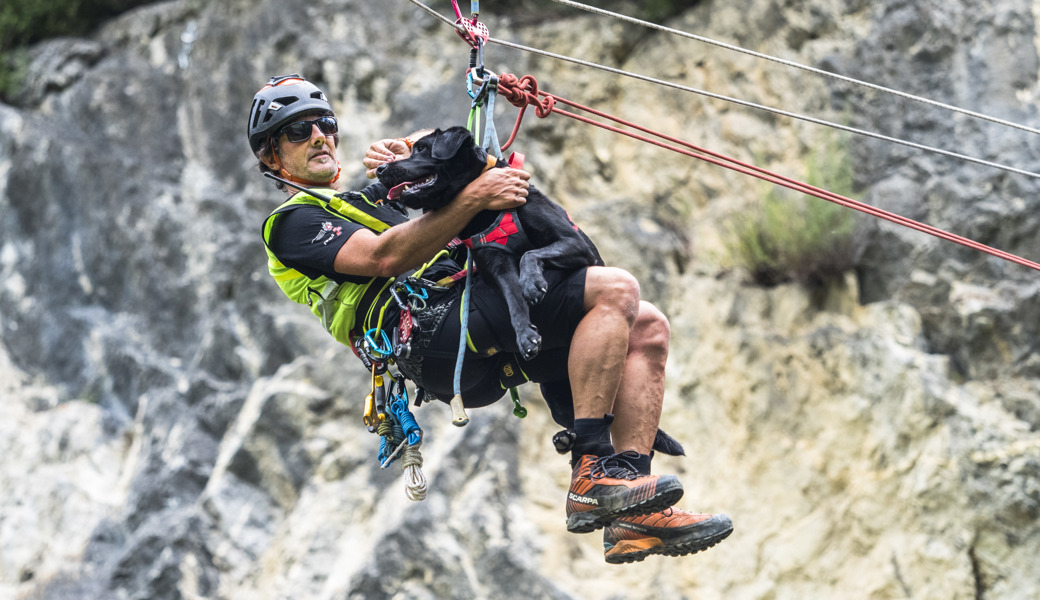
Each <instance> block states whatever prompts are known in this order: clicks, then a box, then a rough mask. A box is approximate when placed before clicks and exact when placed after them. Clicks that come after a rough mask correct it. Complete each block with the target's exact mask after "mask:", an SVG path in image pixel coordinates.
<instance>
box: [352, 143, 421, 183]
mask: <svg viewBox="0 0 1040 600" xmlns="http://www.w3.org/2000/svg"><path fill="white" fill-rule="evenodd" d="M411 153H412V150H411V148H409V147H408V144H407V143H406V142H405V141H404V139H403V138H399V139H396V140H390V139H386V140H379V141H378V142H375V143H373V144H372V145H371V146H369V147H368V151H367V152H365V158H363V159H361V162H362V163H363V164H364V165H365V177H368V178H369V179H375V178H376V169H378V168H379V165H382V164H385V163H388V162H392V161H395V160H397V159H399V158H408V156H409V155H410V154H411Z"/></svg>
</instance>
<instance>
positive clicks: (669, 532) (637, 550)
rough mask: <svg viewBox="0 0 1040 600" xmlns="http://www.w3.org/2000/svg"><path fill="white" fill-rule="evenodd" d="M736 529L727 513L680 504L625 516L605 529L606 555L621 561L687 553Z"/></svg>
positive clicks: (709, 543) (608, 559) (705, 546)
mask: <svg viewBox="0 0 1040 600" xmlns="http://www.w3.org/2000/svg"><path fill="white" fill-rule="evenodd" d="M731 533H733V521H731V520H730V518H729V517H727V516H726V515H705V514H700V513H688V512H686V511H683V510H679V509H677V508H667V509H665V510H664V511H663V512H659V513H654V514H652V515H644V516H640V517H623V518H621V519H618V520H617V521H614V523H613V524H611V525H610V526H608V527H607V528H605V529H604V530H603V548H604V550H605V552H604V558H606V559H607V562H608V563H611V564H621V563H631V562H636V561H640V560H643V559H644V558H646V557H647V556H650V555H651V554H664V555H666V556H684V555H686V554H693V553H695V552H700V551H701V550H707V549H708V548H711V547H712V546H714V545H715V544H717V543H719V542H721V541H722V540H724V539H726V537H727V536H728V535H729V534H731Z"/></svg>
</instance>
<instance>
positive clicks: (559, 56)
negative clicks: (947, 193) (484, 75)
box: [488, 38, 1040, 179]
mask: <svg viewBox="0 0 1040 600" xmlns="http://www.w3.org/2000/svg"><path fill="white" fill-rule="evenodd" d="M488 41H490V42H494V43H496V44H498V45H500V46H506V47H508V48H514V49H516V50H522V51H524V52H530V53H532V54H539V55H542V56H547V57H549V58H555V59H558V60H563V61H567V62H571V63H574V64H577V65H581V66H584V67H590V68H593V69H599V70H601V71H606V72H608V73H613V74H615V75H623V76H625V77H631V78H633V79H639V80H641V81H646V82H648V83H654V84H657V85H661V86H664V87H670V88H674V89H677V90H682V91H685V92H692V93H694V94H700V95H702V96H707V97H709V98H714V99H716V100H724V101H726V102H730V103H733V104H739V105H741V106H746V107H748V108H754V109H758V110H764V111H766V112H771V113H773V114H777V115H781V116H785V117H790V118H792V119H799V120H802V121H807V122H809V123H814V124H816V125H824V126H826V127H832V128H834V129H840V130H842V131H846V132H849V133H855V134H858V135H862V136H866V137H871V138H874V139H877V140H882V141H885V142H891V143H893V144H900V145H902V146H908V147H910V148H916V149H917V150H924V151H926V152H933V153H935V154H941V155H943V156H948V157H950V158H956V159H959V160H963V161H967V162H972V163H975V164H979V165H983V166H987V167H993V168H995V169H1000V170H1003V171H1009V172H1011V173H1017V174H1019V175H1025V176H1027V177H1032V178H1034V179H1040V173H1035V172H1033V171H1026V170H1025V169H1019V168H1017V167H1012V166H1009V165H1004V164H1001V163H996V162H992V161H988V160H984V159H981V158H975V157H974V156H968V155H966V154H960V153H958V152H953V151H950V150H943V149H942V148H936V147H934V146H926V145H924V144H918V143H916V142H910V141H907V140H902V139H899V138H894V137H890V136H887V135H882V134H880V133H874V132H872V131H866V130H865V129H857V128H855V127H849V126H847V125H841V124H838V123H834V122H831V121H826V120H823V119H817V118H815V117H809V116H806V115H800V114H798V113H793V112H790V111H786V110H781V109H778V108H772V107H769V106H765V105H762V104H756V103H754V102H748V101H747V100H740V99H739V98H732V97H730V96H723V95H721V94H716V93H713V92H708V91H705V90H701V89H698V88H694V87H689V86H685V85H681V84H678V83H673V82H671V81H665V80H663V79H657V78H654V77H650V76H647V75H641V74H639V73H632V72H630V71H624V70H622V69H617V68H614V67H608V66H606V65H600V64H597V63H593V62H588V61H584V60H581V59H578V58H572V57H570V56H564V55H562V54H555V53H552V52H548V51H546V50H540V49H538V48H530V47H528V46H523V45H521V44H515V43H513V42H507V41H505V40H499V39H496V38H488Z"/></svg>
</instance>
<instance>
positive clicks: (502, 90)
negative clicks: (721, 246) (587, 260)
mask: <svg viewBox="0 0 1040 600" xmlns="http://www.w3.org/2000/svg"><path fill="white" fill-rule="evenodd" d="M498 93H499V96H501V97H503V98H505V99H507V100H509V102H510V103H511V104H513V105H514V106H516V107H518V108H520V114H519V115H517V118H516V124H515V125H514V126H513V133H512V135H510V137H509V141H508V142H506V144H505V146H502V149H503V150H504V149H505V148H507V147H508V146H509V145H510V144H512V143H513V139H514V138H516V133H517V131H518V130H519V129H520V121H521V119H523V116H524V111H525V110H526V109H527V106H529V105H535V106H537V107H538V108H537V109H536V110H535V114H536V115H538V116H539V117H541V118H545V117H547V116H549V115H550V114H552V113H557V114H560V115H563V116H565V117H570V118H572V119H576V120H578V121H581V122H583V123H588V124H590V125H595V126H596V127H601V128H603V129H606V130H608V131H613V132H615V133H620V134H622V135H627V136H629V137H631V138H634V139H637V140H640V141H643V142H647V143H650V144H654V145H655V146H660V147H661V148H667V149H668V150H672V151H673V152H678V153H679V154H684V155H686V156H691V157H693V158H697V159H700V160H703V161H706V162H709V163H712V164H715V165H719V166H721V167H725V168H727V169H731V170H733V171H737V172H738V173H743V174H745V175H751V176H752V177H757V178H759V179H762V180H764V181H768V182H770V183H774V184H776V185H781V186H784V187H786V188H790V189H792V190H795V191H798V192H802V193H803V194H808V195H810V196H815V197H817V198H820V199H823V200H827V201H828V202H833V203H835V204H838V205H841V206H844V207H846V208H851V209H854V210H858V211H860V212H863V213H866V214H868V215H872V216H875V217H878V218H881V219H885V220H887V221H891V222H892V223H896V224H898V225H902V226H904V227H909V228H910V229H914V230H916V231H920V232H922V233H927V234H929V235H932V236H935V237H937V238H940V239H943V240H946V241H949V242H954V243H957V244H960V245H962V246H967V247H968V248H972V249H975V250H979V251H981V252H985V253H987V254H990V255H992V256H996V257H997V258H1002V259H1004V260H1007V261H1010V262H1013V263H1015V264H1018V265H1022V266H1024V267H1028V268H1030V269H1034V270H1036V271H1040V264H1038V263H1035V262H1033V261H1031V260H1027V259H1025V258H1022V257H1020V256H1016V255H1014V254H1011V253H1009V252H1005V251H1003V250H998V249H996V248H993V247H991V246H987V245H985V244H982V243H980V242H976V241H974V240H970V239H968V238H965V237H961V236H959V235H957V234H954V233H950V232H948V231H943V230H942V229H938V228H936V227H932V226H931V225H928V224H925V223H920V222H918V221H914V220H913V219H909V218H907V217H904V216H901V215H897V214H895V213H892V212H889V211H886V210H882V209H880V208H877V207H875V206H871V205H869V204H864V203H862V202H860V201H858V200H853V199H852V198H847V197H845V196H841V195H839V194H835V193H834V192H830V191H827V190H824V189H821V188H818V187H816V186H812V185H809V184H807V183H803V182H801V181H798V180H796V179H792V178H790V177H785V176H783V175H780V174H777V173H774V172H772V171H769V170H767V169H763V168H761V167H757V166H755V165H752V164H748V163H745V162H741V161H739V160H736V159H734V158H730V157H728V156H725V155H723V154H719V153H717V152H712V151H710V150H707V149H705V148H701V147H699V146H695V145H694V144H691V143H689V142H686V141H683V140H680V139H677V138H674V137H671V136H668V135H665V134H663V133H659V132H657V131H654V130H652V129H648V128H646V127H643V126H641V125H637V124H635V123H631V122H629V121H625V120H623V119H619V118H617V117H614V116H611V115H609V114H606V113H603V112H600V111H598V110H595V109H592V108H589V107H587V106H582V105H581V104H578V103H576V102H571V101H570V100H567V99H565V98H561V97H559V96H554V95H552V94H549V93H547V92H543V91H539V90H538V82H537V81H535V79H534V77H531V76H530V75H524V76H523V77H521V78H519V79H518V78H517V77H516V76H515V75H510V74H508V73H507V74H504V75H499V76H498ZM540 96H541V97H540ZM557 102H559V103H562V104H566V105H568V106H571V107H574V108H577V109H579V110H583V111H585V112H588V113H590V114H593V115H596V116H597V117H601V118H604V119H608V120H611V121H614V122H615V123H619V124H621V125H624V126H626V127H631V128H633V129H636V130H638V131H642V132H643V133H646V134H649V135H652V136H655V137H658V138H660V139H661V140H665V141H667V142H671V143H665V142H662V141H660V140H655V139H652V138H649V137H646V136H643V135H639V134H635V133H632V132H631V131H626V130H624V129H620V128H618V127H614V126H612V125H608V124H606V123H601V122H599V121H596V120H595V119H590V118H588V117H584V116H582V115H578V114H576V113H572V112H569V111H566V110H562V109H560V108H557V107H556V103H557ZM673 144H676V145H673ZM677 145H678V146H683V147H684V148H686V149H684V148H680V147H678V146H677Z"/></svg>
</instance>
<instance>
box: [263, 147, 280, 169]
mask: <svg viewBox="0 0 1040 600" xmlns="http://www.w3.org/2000/svg"><path fill="white" fill-rule="evenodd" d="M274 152H275V150H274V144H270V145H267V146H265V147H263V148H261V149H260V156H259V157H258V158H259V159H260V162H262V163H264V165H266V166H267V168H268V169H271V170H272V171H276V172H277V171H278V170H279V169H281V168H282V165H280V164H279V163H278V158H277V157H276V156H275V155H274Z"/></svg>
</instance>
